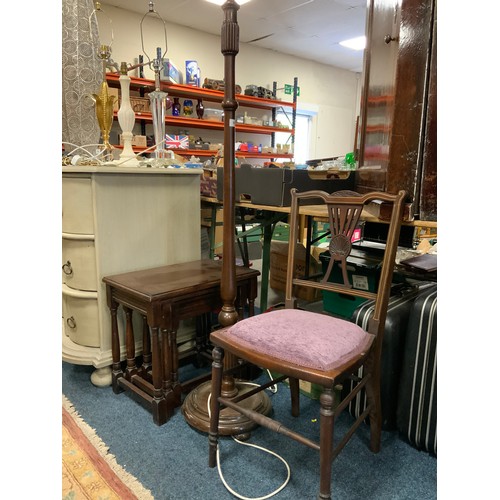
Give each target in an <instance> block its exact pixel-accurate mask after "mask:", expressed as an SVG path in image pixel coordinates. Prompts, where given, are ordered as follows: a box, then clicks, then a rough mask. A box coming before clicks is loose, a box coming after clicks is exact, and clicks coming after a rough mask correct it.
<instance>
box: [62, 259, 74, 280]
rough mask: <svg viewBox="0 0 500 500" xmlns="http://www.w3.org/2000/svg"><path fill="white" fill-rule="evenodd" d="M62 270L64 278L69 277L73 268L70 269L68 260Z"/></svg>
mask: <svg viewBox="0 0 500 500" xmlns="http://www.w3.org/2000/svg"><path fill="white" fill-rule="evenodd" d="M62 270H63V273H64V274H65V275H66V276H71V275H72V274H73V268H72V267H71V262H70V261H69V260H68V262H66V264H63V266H62Z"/></svg>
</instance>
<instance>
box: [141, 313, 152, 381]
mask: <svg viewBox="0 0 500 500" xmlns="http://www.w3.org/2000/svg"><path fill="white" fill-rule="evenodd" d="M150 370H151V339H150V336H149V325H148V318H147V317H146V316H143V317H142V366H141V375H142V377H143V378H145V379H146V378H148V374H149V372H150Z"/></svg>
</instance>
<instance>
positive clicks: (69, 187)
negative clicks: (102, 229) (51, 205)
mask: <svg viewBox="0 0 500 500" xmlns="http://www.w3.org/2000/svg"><path fill="white" fill-rule="evenodd" d="M62 212H63V214H62V230H63V232H64V233H77V234H94V213H93V209H92V181H91V180H90V178H88V177H69V176H63V178H62Z"/></svg>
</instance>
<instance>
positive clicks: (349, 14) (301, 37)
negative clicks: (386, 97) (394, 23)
mask: <svg viewBox="0 0 500 500" xmlns="http://www.w3.org/2000/svg"><path fill="white" fill-rule="evenodd" d="M104 2H105V3H107V4H109V5H112V6H115V7H121V8H123V9H127V10H131V11H133V12H137V13H140V14H145V13H146V12H148V9H149V1H148V0H104ZM104 2H103V3H104ZM366 4H367V0H251V1H250V2H249V3H247V4H244V5H242V6H240V9H239V11H238V24H239V26H240V43H251V44H252V45H255V46H258V47H263V48H266V49H271V50H275V51H277V52H282V53H285V54H292V55H295V56H298V57H302V58H304V59H312V60H314V61H318V62H321V63H324V64H328V65H332V66H338V67H340V68H344V69H347V70H350V71H355V72H361V71H362V66H363V51H362V50H360V51H354V50H351V49H347V48H345V47H342V46H341V45H339V42H341V41H342V40H346V39H349V38H354V37H358V36H361V35H364V34H365V18H366ZM153 5H154V8H155V10H156V11H157V12H158V13H159V14H160V16H161V17H162V18H163V19H164V20H165V21H167V22H171V23H175V24H180V25H183V26H188V27H190V28H193V29H196V30H198V31H204V32H206V33H211V34H214V35H220V30H221V25H222V20H223V12H222V9H221V7H219V6H217V5H215V4H212V3H209V2H207V1H205V0H160V1H157V2H153Z"/></svg>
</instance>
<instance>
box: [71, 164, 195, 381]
mask: <svg viewBox="0 0 500 500" xmlns="http://www.w3.org/2000/svg"><path fill="white" fill-rule="evenodd" d="M200 173H201V172H200V170H197V169H182V170H180V169H175V170H166V169H153V168H134V167H128V168H120V167H102V166H99V167H63V172H62V210H63V214H62V231H63V234H62V308H63V335H62V358H63V360H64V361H67V362H69V363H74V364H82V365H93V366H94V367H95V368H96V369H97V370H96V371H95V372H94V373H93V374H92V377H91V379H92V382H93V383H94V384H95V385H109V384H110V383H111V370H110V365H111V362H112V356H111V323H110V318H109V309H108V306H107V304H106V291H105V286H104V284H103V282H102V278H103V277H104V276H107V275H113V274H118V273H123V272H128V271H136V270H141V269H147V268H151V267H158V266H164V265H168V264H175V263H180V262H188V261H191V260H198V259H199V258H200V247H201V243H200V196H199V193H200ZM136 330H137V331H141V328H137V329H136ZM136 348H137V349H138V352H140V351H141V348H142V345H141V340H140V338H137V339H136ZM124 356H125V352H122V357H124Z"/></svg>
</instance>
